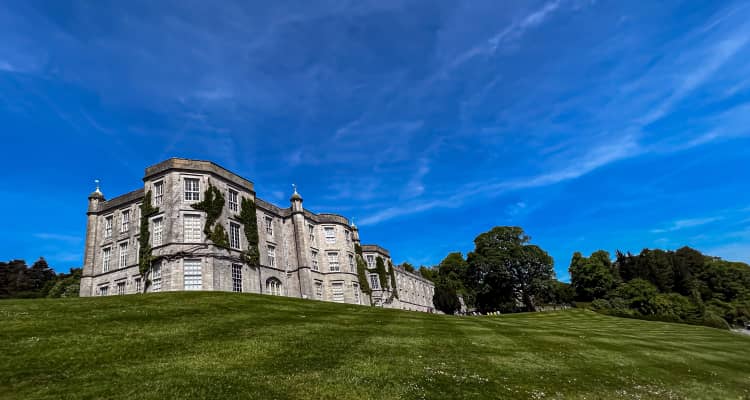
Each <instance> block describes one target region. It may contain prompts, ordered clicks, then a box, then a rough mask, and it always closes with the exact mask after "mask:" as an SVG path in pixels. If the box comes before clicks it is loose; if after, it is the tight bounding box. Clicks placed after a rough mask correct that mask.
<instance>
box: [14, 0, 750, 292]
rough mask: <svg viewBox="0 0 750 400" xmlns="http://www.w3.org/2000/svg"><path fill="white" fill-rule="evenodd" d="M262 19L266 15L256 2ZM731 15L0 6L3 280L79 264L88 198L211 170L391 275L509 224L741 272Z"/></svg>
mask: <svg viewBox="0 0 750 400" xmlns="http://www.w3.org/2000/svg"><path fill="white" fill-rule="evenodd" d="M269 4H270V5H269ZM749 38H750V4H748V3H746V2H745V3H743V2H735V3H732V2H713V1H712V2H708V1H706V2H669V1H664V2H610V1H565V0H559V1H554V0H552V1H540V2H513V1H503V2H498V1H456V2H451V1H441V2H433V1H414V2H410V1H383V0H377V1H350V2H345V1H315V2H297V3H289V2H282V1H279V2H248V1H236V2H234V1H215V2H203V1H195V2H192V1H184V0H181V1H174V2H170V1H158V2H153V1H143V2H141V1H129V2H119V1H112V2H105V1H99V2H93V3H92V2H84V1H80V2H76V1H70V2H36V1H4V2H1V3H0V132H1V134H2V142H1V143H2V149H3V152H2V154H3V158H4V163H3V164H4V168H2V169H0V180H1V181H2V182H3V185H2V187H0V194H1V196H0V206H2V207H3V208H4V209H5V210H6V212H5V217H4V218H3V228H4V229H2V231H0V259H2V260H8V259H12V258H24V259H26V260H27V261H29V262H31V261H33V260H35V259H36V258H37V257H39V256H44V257H45V258H47V259H48V261H49V262H50V264H51V265H52V266H53V267H54V268H56V269H57V270H59V271H64V270H67V269H68V268H69V267H71V266H79V265H80V264H81V262H82V261H81V260H82V252H83V237H84V233H85V211H86V196H87V195H88V193H90V192H91V191H92V189H93V180H94V179H96V178H99V179H101V180H102V190H103V192H104V194H105V195H106V196H108V197H113V196H115V195H119V194H122V193H124V192H127V191H130V190H133V189H135V188H137V187H139V185H140V183H141V178H142V176H143V170H144V168H145V167H146V166H148V165H151V164H154V163H156V162H159V161H161V160H163V159H165V158H168V157H173V156H178V157H189V158H200V159H209V160H213V161H215V162H217V163H219V164H221V165H223V166H225V167H227V168H229V169H231V170H233V171H235V172H237V173H239V174H241V175H243V176H245V177H247V178H249V179H251V180H252V181H254V182H255V184H256V190H257V192H258V195H259V196H260V197H262V198H265V199H267V200H270V201H273V202H276V203H277V204H280V205H284V206H285V205H287V204H288V203H287V202H288V196H289V194H290V192H291V184H292V183H296V184H297V185H298V187H299V189H300V193H301V194H302V195H303V196H304V198H305V205H306V207H307V208H309V209H311V210H313V211H316V212H338V213H341V214H344V215H346V216H349V217H353V218H354V219H355V221H356V222H357V223H358V225H359V226H360V231H361V234H362V239H363V241H364V242H372V243H379V244H381V245H383V246H385V247H387V248H389V249H390V250H391V252H392V254H393V256H394V259H395V261H397V262H401V261H410V262H412V263H414V264H417V265H419V264H426V265H431V264H435V263H437V262H439V261H440V259H442V257H444V256H445V255H446V254H447V253H448V252H451V251H462V252H464V253H466V252H467V251H470V250H471V249H472V248H473V242H472V241H473V239H474V237H475V236H476V235H477V234H479V233H481V232H483V231H486V230H488V229H489V228H491V227H492V226H496V225H520V226H522V227H523V228H524V229H525V230H526V232H527V233H528V234H529V235H530V236H531V237H532V241H533V243H536V244H539V245H540V246H542V247H543V248H544V249H546V250H547V251H548V252H549V253H550V254H551V255H552V256H553V257H554V259H555V268H556V271H557V274H558V277H559V278H561V279H567V277H568V274H567V268H568V264H569V260H570V257H571V255H572V253H573V252H574V251H582V252H584V253H590V252H592V251H594V250H597V249H605V250H608V251H610V252H614V250H616V249H621V250H630V251H633V252H637V251H640V250H641V249H642V248H644V247H660V248H669V249H674V248H677V247H680V246H682V245H689V246H693V247H695V248H697V249H699V250H701V251H704V252H707V253H709V254H712V255H717V256H721V257H724V258H727V259H732V260H742V261H750V167H748V161H749V158H750V157H749V156H750V150H748V147H749V146H750V132H749V131H748V129H750V128H749V127H750V44H749V43H748V41H749Z"/></svg>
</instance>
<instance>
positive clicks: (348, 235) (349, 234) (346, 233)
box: [344, 231, 352, 243]
mask: <svg viewBox="0 0 750 400" xmlns="http://www.w3.org/2000/svg"><path fill="white" fill-rule="evenodd" d="M344 236H345V237H346V243H351V241H352V232H351V231H344Z"/></svg>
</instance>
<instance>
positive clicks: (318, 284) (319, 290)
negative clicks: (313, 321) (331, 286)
mask: <svg viewBox="0 0 750 400" xmlns="http://www.w3.org/2000/svg"><path fill="white" fill-rule="evenodd" d="M314 287H315V298H316V299H318V300H323V281H318V280H316V281H315V285H314Z"/></svg>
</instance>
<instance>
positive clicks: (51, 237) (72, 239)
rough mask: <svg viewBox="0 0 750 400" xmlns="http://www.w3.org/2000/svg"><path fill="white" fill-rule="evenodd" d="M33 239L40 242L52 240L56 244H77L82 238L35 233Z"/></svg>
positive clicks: (59, 234)
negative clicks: (40, 240) (56, 242)
mask: <svg viewBox="0 0 750 400" xmlns="http://www.w3.org/2000/svg"><path fill="white" fill-rule="evenodd" d="M34 237H35V238H37V239H42V240H54V241H58V242H68V243H79V242H82V241H83V238H82V237H80V236H75V235H66V234H61V233H35V234H34Z"/></svg>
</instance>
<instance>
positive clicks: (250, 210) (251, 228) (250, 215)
mask: <svg viewBox="0 0 750 400" xmlns="http://www.w3.org/2000/svg"><path fill="white" fill-rule="evenodd" d="M236 218H237V219H238V220H239V221H240V222H241V223H242V225H243V226H244V227H245V238H246V239H247V251H245V252H244V253H243V254H242V261H243V262H244V263H246V264H248V265H250V266H251V267H255V266H258V265H260V250H258V241H259V239H258V219H257V217H256V213H255V202H254V201H253V200H251V199H245V198H243V199H242V204H241V205H240V214H239V215H237V216H236Z"/></svg>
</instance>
